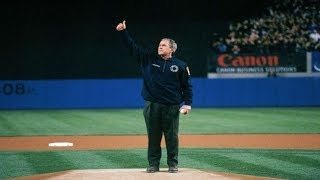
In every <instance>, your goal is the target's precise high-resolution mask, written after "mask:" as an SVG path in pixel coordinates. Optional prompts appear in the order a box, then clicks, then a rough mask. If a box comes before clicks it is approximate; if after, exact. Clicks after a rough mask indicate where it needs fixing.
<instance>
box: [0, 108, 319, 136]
mask: <svg viewBox="0 0 320 180" xmlns="http://www.w3.org/2000/svg"><path fill="white" fill-rule="evenodd" d="M317 111H319V112H317ZM311 112H312V113H311ZM319 116H320V108H310V109H308V108H240V109H236V108H220V109H217V108H204V109H201V108H194V109H193V111H192V113H191V114H190V115H187V116H181V120H180V133H181V134H237V133H238V134H248V133H249V134H250V133H255V134H256V133H320V121H319V120H318V118H317V117H319ZM0 124H1V127H0V129H2V131H0V136H27V135H113V134H116V135H119V134H126V135H127V134H146V128H145V122H144V120H143V115H142V110H141V109H101V110H18V111H3V110H2V111H0Z"/></svg>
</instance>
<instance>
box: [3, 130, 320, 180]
mask: <svg viewBox="0 0 320 180" xmlns="http://www.w3.org/2000/svg"><path fill="white" fill-rule="evenodd" d="M61 142H63V143H70V144H71V143H72V146H63V147H61V146H49V144H50V143H61ZM179 144H180V147H201V148H268V149H320V134H265V135H262V134H252V135H245V134H243V135H180V142H179ZM146 145H147V137H146V136H143V135H141V136H34V137H30V136H29V137H0V150H98V149H126V148H146ZM162 146H163V147H164V146H165V145H164V142H162ZM79 178H80V179H113V180H117V179H119V180H120V179H121V180H124V179H130V180H135V179H139V180H146V179H153V180H158V179H168V180H170V179H184V180H188V179H201V180H202V179H249V180H251V179H273V178H268V177H256V176H247V175H239V174H229V173H221V172H206V171H200V170H195V169H180V172H179V173H177V174H171V173H166V170H164V169H162V170H161V172H159V173H154V174H153V173H152V174H150V173H145V170H143V169H113V170H110V169H103V170H76V171H63V172H56V173H48V174H41V175H35V176H28V177H20V178H16V179H19V180H34V179H50V180H57V179H79Z"/></svg>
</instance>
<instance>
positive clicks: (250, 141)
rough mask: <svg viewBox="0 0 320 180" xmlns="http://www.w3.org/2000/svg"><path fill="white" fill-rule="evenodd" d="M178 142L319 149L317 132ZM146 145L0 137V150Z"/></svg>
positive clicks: (142, 143) (142, 140)
mask: <svg viewBox="0 0 320 180" xmlns="http://www.w3.org/2000/svg"><path fill="white" fill-rule="evenodd" d="M54 142H70V143H73V146H65V147H57V146H53V147H50V146H48V144H49V143H54ZM179 144H180V147H202V148H269V149H320V134H265V135H262V134H252V135H180V142H179ZM146 145H147V137H146V136H143V135H141V136H28V137H0V150H60V149H61V150H95V149H124V148H146ZM162 146H164V143H163V142H162Z"/></svg>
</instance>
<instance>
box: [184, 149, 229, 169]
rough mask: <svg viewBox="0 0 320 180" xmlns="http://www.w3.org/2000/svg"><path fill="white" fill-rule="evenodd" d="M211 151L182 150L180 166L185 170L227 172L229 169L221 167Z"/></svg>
mask: <svg viewBox="0 0 320 180" xmlns="http://www.w3.org/2000/svg"><path fill="white" fill-rule="evenodd" d="M214 152H215V151H214V150H213V151H212V150H197V149H182V150H181V153H180V162H181V163H180V165H179V166H182V167H186V168H194V169H202V170H212V171H222V172H228V171H229V169H228V168H226V167H225V166H222V165H221V163H220V162H219V161H217V159H216V154H215V153H214Z"/></svg>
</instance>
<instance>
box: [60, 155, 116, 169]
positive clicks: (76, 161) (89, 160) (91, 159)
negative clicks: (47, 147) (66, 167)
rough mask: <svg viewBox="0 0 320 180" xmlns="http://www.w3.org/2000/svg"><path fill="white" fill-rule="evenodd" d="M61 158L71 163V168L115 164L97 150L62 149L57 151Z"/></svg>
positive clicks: (106, 166)
mask: <svg viewBox="0 0 320 180" xmlns="http://www.w3.org/2000/svg"><path fill="white" fill-rule="evenodd" d="M57 154H58V155H59V156H61V157H62V158H64V159H66V160H67V161H69V162H72V163H73V169H99V168H104V167H105V168H108V167H114V166H117V164H114V163H113V162H112V161H110V160H109V159H108V158H106V157H107V155H106V154H107V153H105V154H104V155H103V156H101V153H100V152H97V151H62V152H58V153H57Z"/></svg>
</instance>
